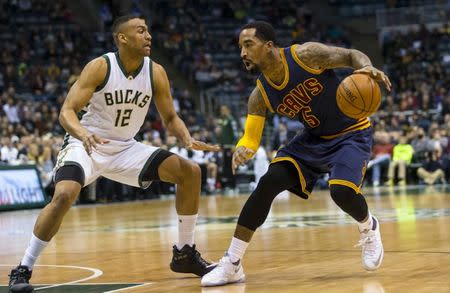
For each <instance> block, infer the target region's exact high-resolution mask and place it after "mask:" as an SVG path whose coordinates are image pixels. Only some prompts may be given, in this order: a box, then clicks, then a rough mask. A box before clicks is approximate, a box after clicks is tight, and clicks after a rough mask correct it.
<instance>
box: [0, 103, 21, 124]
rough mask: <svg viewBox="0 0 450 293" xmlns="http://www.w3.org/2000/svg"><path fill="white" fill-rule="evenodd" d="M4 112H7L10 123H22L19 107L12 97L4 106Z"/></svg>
mask: <svg viewBox="0 0 450 293" xmlns="http://www.w3.org/2000/svg"><path fill="white" fill-rule="evenodd" d="M3 111H4V112H5V114H6V117H7V118H8V121H9V123H19V122H20V119H19V112H18V109H17V105H16V104H15V102H14V99H13V98H12V97H9V98H8V101H7V103H6V104H5V105H3Z"/></svg>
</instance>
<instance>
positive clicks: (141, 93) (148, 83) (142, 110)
mask: <svg viewBox="0 0 450 293" xmlns="http://www.w3.org/2000/svg"><path fill="white" fill-rule="evenodd" d="M103 57H104V58H105V59H106V61H107V63H108V71H107V74H106V78H105V81H104V82H103V84H101V85H100V86H99V87H98V88H97V89H96V91H95V92H94V94H93V96H92V98H91V100H90V102H89V104H88V106H87V107H85V109H83V112H82V113H80V114H82V118H81V120H80V122H81V125H83V126H84V127H85V128H86V129H88V130H89V131H90V132H91V133H94V134H97V135H99V136H101V137H102V138H105V139H111V140H120V141H126V140H129V139H131V138H133V137H134V136H135V135H136V134H137V132H138V131H139V129H140V128H141V126H142V124H143V123H144V119H145V116H146V115H147V112H148V107H149V105H150V102H151V100H152V94H153V91H152V81H153V76H152V61H151V60H150V58H149V57H144V61H143V62H142V65H141V66H140V67H139V68H138V69H137V70H136V72H135V74H133V75H129V74H127V73H126V71H125V69H124V66H123V64H122V62H121V60H120V58H119V53H108V54H105V55H104V56H103ZM80 116H81V115H80Z"/></svg>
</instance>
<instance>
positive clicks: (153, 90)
mask: <svg viewBox="0 0 450 293" xmlns="http://www.w3.org/2000/svg"><path fill="white" fill-rule="evenodd" d="M149 59H150V58H149ZM148 71H149V72H150V84H151V86H152V96H155V82H154V80H153V61H152V59H150V60H149V70H148Z"/></svg>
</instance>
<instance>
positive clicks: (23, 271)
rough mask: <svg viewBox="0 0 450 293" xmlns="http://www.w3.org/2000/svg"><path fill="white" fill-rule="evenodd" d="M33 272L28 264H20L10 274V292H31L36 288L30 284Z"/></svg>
mask: <svg viewBox="0 0 450 293" xmlns="http://www.w3.org/2000/svg"><path fill="white" fill-rule="evenodd" d="M31 273H32V271H30V270H29V269H28V267H27V266H21V265H18V266H17V267H16V268H15V269H13V270H12V271H11V274H10V275H9V292H10V293H29V292H33V291H34V288H33V286H31V285H30V284H29V281H30V278H31Z"/></svg>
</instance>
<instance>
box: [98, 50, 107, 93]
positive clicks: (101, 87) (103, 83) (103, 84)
mask: <svg viewBox="0 0 450 293" xmlns="http://www.w3.org/2000/svg"><path fill="white" fill-rule="evenodd" d="M102 57H103V58H105V60H106V64H107V67H108V69H107V71H106V76H105V79H104V80H103V82H102V83H101V84H100V85H99V86H97V87H96V88H95V92H98V91H101V90H102V89H103V88H104V87H105V85H106V84H107V83H108V80H109V75H110V73H111V62H110V61H109V57H108V55H106V54H105V55H103V56H102Z"/></svg>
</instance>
